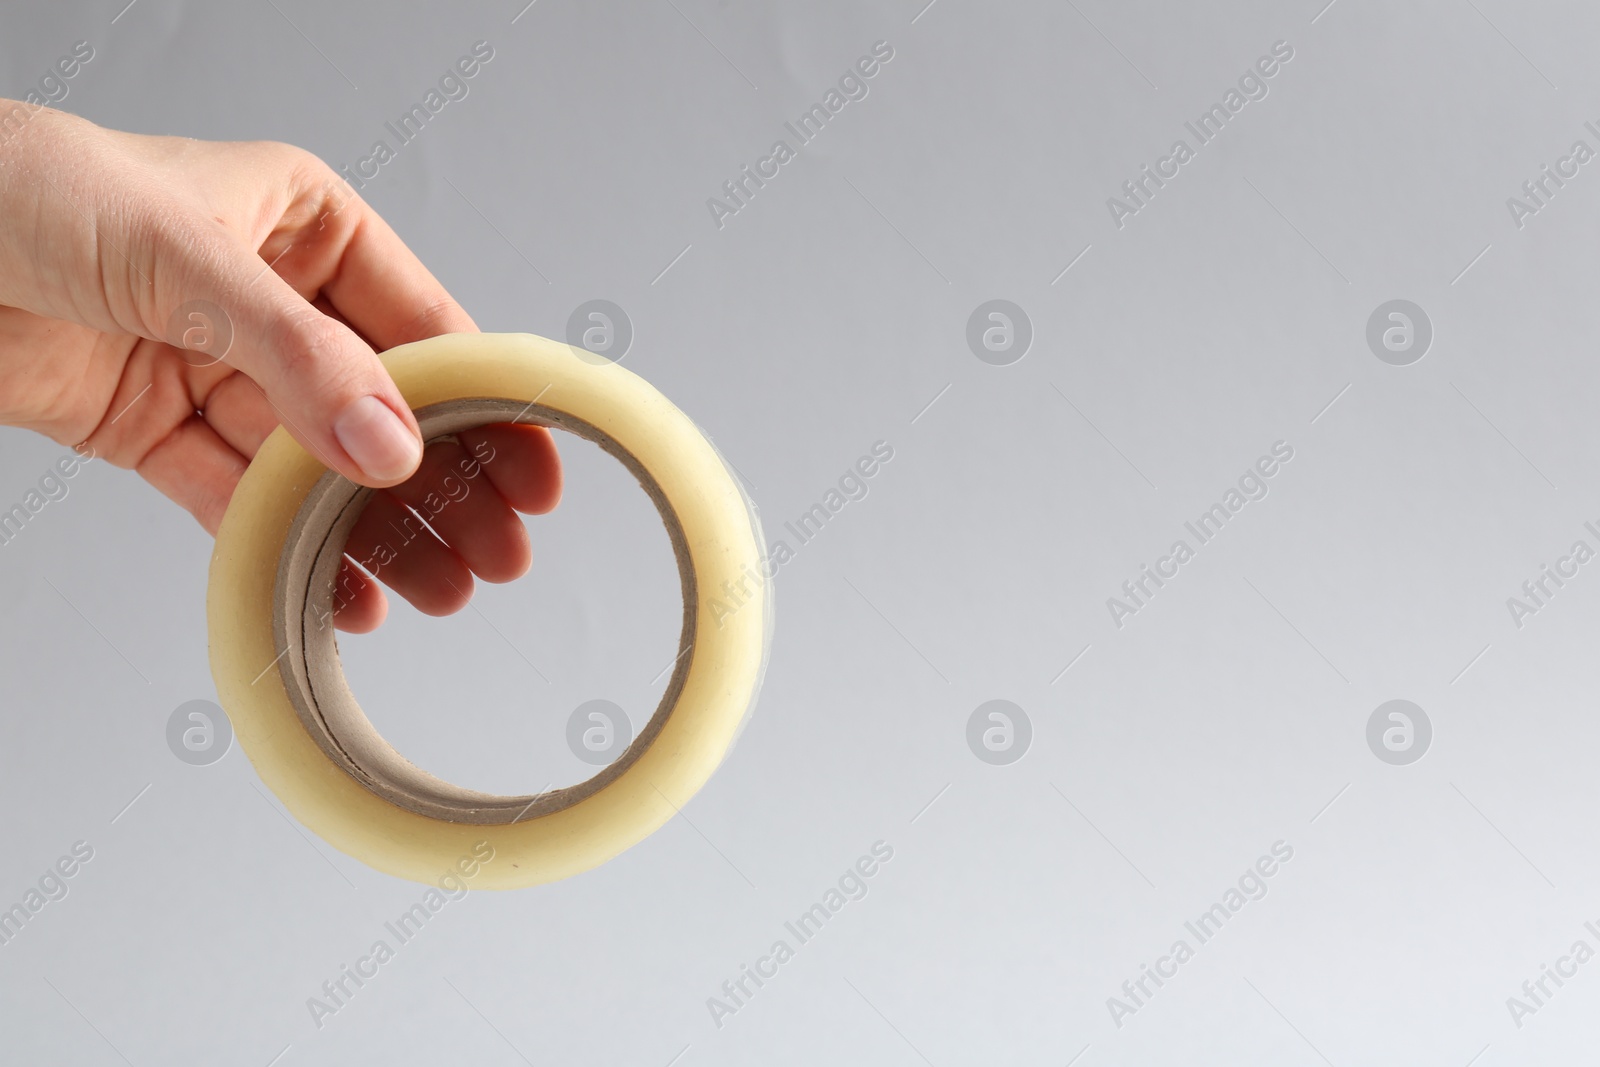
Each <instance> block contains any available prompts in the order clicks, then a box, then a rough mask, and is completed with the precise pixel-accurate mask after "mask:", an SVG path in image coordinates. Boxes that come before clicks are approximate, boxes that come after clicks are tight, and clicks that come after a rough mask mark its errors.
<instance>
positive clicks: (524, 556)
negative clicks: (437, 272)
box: [0, 100, 561, 633]
mask: <svg viewBox="0 0 1600 1067" xmlns="http://www.w3.org/2000/svg"><path fill="white" fill-rule="evenodd" d="M17 109H20V112H19V110H17ZM7 113H10V114H11V116H12V119H11V120H10V122H9V123H6V124H5V125H0V424H4V425H10V426H20V427H25V428H27V429H30V430H36V431H38V432H39V433H42V434H44V435H46V436H48V437H50V438H51V439H53V440H55V441H57V442H59V443H61V444H63V445H68V446H73V447H78V448H80V450H81V451H83V452H85V453H87V452H90V451H92V453H93V455H94V456H95V457H96V458H97V459H103V460H106V461H108V462H110V463H112V464H114V465H115V466H118V467H124V468H127V469H129V470H133V471H136V472H137V473H138V474H139V475H140V476H141V477H142V478H144V480H145V481H147V482H149V483H150V484H151V485H152V486H154V487H155V488H156V489H158V490H160V491H161V492H162V493H163V494H165V495H166V496H167V497H169V498H171V499H172V500H173V501H174V502H176V503H177V504H179V505H180V506H182V507H183V508H185V509H186V510H188V512H189V513H190V514H191V515H193V516H194V517H195V519H196V520H198V521H199V523H200V525H201V526H203V527H205V529H206V530H207V531H209V532H210V533H212V534H215V533H216V531H217V527H218V525H219V524H220V523H221V521H222V516H223V513H224V511H225V510H226V509H227V505H228V500H229V499H230V498H231V497H232V495H233V491H234V488H235V486H236V485H237V484H238V482H239V478H240V477H241V475H243V473H244V470H245V468H246V466H247V465H248V464H249V461H250V459H251V457H253V456H254V455H255V453H256V450H257V449H258V448H260V447H261V444H262V442H263V441H265V440H266V438H267V435H268V434H270V433H271V432H272V431H273V430H275V429H276V428H278V426H279V425H280V424H281V425H282V426H283V427H284V428H285V429H286V430H287V431H288V432H289V433H290V434H291V435H292V436H293V437H294V438H295V439H296V440H297V441H299V442H300V444H301V445H302V446H304V447H305V448H306V449H308V450H309V451H310V452H312V453H313V454H314V455H316V456H317V457H318V458H319V459H320V460H321V461H322V462H323V463H324V464H325V465H327V466H329V467H331V468H333V469H335V470H337V471H339V472H340V473H341V474H344V475H345V476H346V477H349V478H351V479H352V480H354V481H357V482H360V483H361V484H363V485H368V486H373V487H376V488H379V489H382V490H385V491H384V492H379V493H377V494H376V495H375V496H374V497H373V499H372V502H371V504H369V505H368V507H367V509H366V511H365V513H364V514H363V515H362V518H361V520H360V521H359V522H358V524H357V526H356V528H355V530H354V531H353V532H352V534H351V538H350V542H349V545H348V547H347V555H349V556H351V557H354V558H355V559H357V560H366V559H368V558H370V557H371V556H372V555H373V552H372V549H373V547H374V546H376V545H379V544H383V543H396V544H398V542H397V539H396V538H395V536H394V533H393V530H394V528H395V527H394V526H392V525H391V523H395V524H398V523H399V522H400V520H401V519H402V518H403V517H404V516H406V515H408V514H409V512H407V511H406V507H407V505H410V506H412V507H417V508H419V509H422V508H423V507H424V505H423V501H424V500H425V499H426V498H428V497H429V495H430V494H436V495H435V497H434V499H435V501H437V500H438V499H439V498H441V497H445V496H447V495H448V493H447V490H446V488H445V484H444V483H445V479H446V477H448V476H449V475H450V474H451V473H452V472H458V473H459V471H460V470H461V469H462V468H461V467H460V464H461V463H462V462H463V461H467V462H469V463H470V460H468V456H469V453H472V454H475V455H477V456H479V457H483V456H486V455H492V456H493V457H494V458H493V460H492V461H491V462H488V463H485V464H483V465H482V475H481V476H479V477H477V478H475V479H474V480H473V482H472V489H471V492H470V493H468V494H467V495H465V496H464V497H461V498H460V499H459V501H453V502H451V503H450V504H449V506H447V507H445V508H443V509H442V510H440V511H439V512H438V515H437V517H436V518H433V519H431V520H430V521H431V523H432V525H433V526H434V528H435V529H436V530H437V532H438V535H439V536H438V537H436V538H433V537H418V538H416V539H414V540H411V541H409V542H406V543H405V544H404V545H403V546H402V547H398V549H397V552H396V554H395V556H394V558H393V559H392V560H391V561H389V562H386V563H385V564H384V565H383V566H382V568H381V569H380V571H379V576H380V577H381V580H382V582H383V584H384V585H387V586H388V587H389V588H390V589H391V590H393V591H394V592H396V593H398V594H399V595H400V596H402V597H404V598H405V599H406V600H408V601H410V602H411V603H412V604H413V605H415V606H416V607H417V608H418V609H419V610H421V611H423V612H426V613H427V614H430V615H448V614H450V613H451V612H454V611H458V610H460V609H461V608H462V607H463V606H465V604H466V602H467V600H468V599H469V598H470V596H471V594H472V590H473V583H474V578H475V577H476V578H477V579H481V580H483V581H488V582H506V581H510V580H512V579H514V578H517V577H519V576H521V575H522V574H524V573H526V572H527V570H528V567H529V565H530V563H531V561H532V549H531V546H530V544H529V541H528V535H527V530H526V528H525V526H524V525H523V523H522V520H521V519H520V518H519V517H518V514H517V513H518V512H523V513H527V514H541V513H544V512H547V511H549V510H550V509H551V508H553V507H555V505H556V502H557V501H558V500H559V499H560V495H561V469H560V464H559V461H558V460H557V457H556V451H555V444H554V442H553V441H552V439H551V436H550V432H549V431H548V430H545V429H542V428H539V427H532V426H511V425H500V426H486V427H482V428H480V429H477V430H472V431H467V432H464V433H462V434H460V435H458V436H459V438H460V440H459V441H458V442H457V441H441V442H435V443H434V444H431V445H429V446H428V447H427V449H426V451H424V449H423V447H422V441H421V438H420V436H419V434H418V429H417V423H416V420H415V418H413V416H412V414H411V412H410V410H409V409H408V408H407V407H406V404H405V402H404V400H403V399H402V398H401V397H400V394H399V391H398V390H397V389H396V387H395V385H394V383H393V381H391V380H390V378H389V375H388V373H387V372H386V371H385V370H384V368H383V365H382V363H381V361H380V360H379V358H378V356H377V354H376V353H378V352H382V351H385V350H387V349H389V348H393V347H394V346H396V345H400V344H405V343H407V342H410V341H417V340H421V339H423V338H426V337H432V336H435V335H437V334H442V333H459V332H465V331H476V330H477V327H476V326H475V325H474V324H473V321H472V319H471V318H470V317H469V316H468V315H467V313H466V312H465V311H463V310H462V308H461V306H460V304H458V303H457V302H456V301H455V300H454V299H452V298H451V296H450V295H449V294H448V293H447V292H446V291H445V289H444V287H443V286H442V285H440V283H439V282H438V280H437V279H435V278H434V277H433V275H432V274H430V273H429V272H428V270H427V268H425V267H424V266H423V265H422V263H421V262H420V261H419V260H418V259H417V257H416V256H415V255H413V254H412V253H411V251H410V250H409V249H408V248H406V246H405V244H404V243H403V242H402V241H401V240H400V238H399V237H398V236H396V234H395V232H394V231H393V230H392V229H390V227H389V226H388V225H387V224H386V223H385V222H384V221H383V220H382V219H381V218H379V217H378V215H377V214H376V213H375V212H374V211H373V210H372V208H371V207H370V206H368V205H367V204H366V203H365V202H364V201H362V200H361V199H360V198H359V197H358V196H356V194H355V193H354V191H353V190H351V189H350V187H349V185H348V184H346V183H345V182H344V181H343V180H341V179H340V178H338V177H337V176H336V175H335V174H334V173H333V171H332V170H331V169H330V168H328V167H327V166H326V165H325V164H323V163H322V162H321V161H320V160H318V159H317V158H316V157H315V156H313V155H311V154H310V153H308V152H305V151H303V150H301V149H298V148H294V147H292V146H290V145H285V144H277V143H272V142H225V143H224V142H206V141H195V140H190V139H187V138H178V137H147V136H140V135H135V134H127V133H120V132H117V131H113V130H107V129H103V128H101V127H99V126H96V125H94V124H92V123H90V122H87V121H85V120H83V119H80V118H76V117H74V116H71V115H67V114H64V113H62V112H58V111H53V110H50V109H48V108H36V107H33V106H31V105H25V104H20V103H16V102H14V101H6V100H0V121H3V116H5V115H6V114H7ZM22 114H26V115H27V116H28V117H27V118H26V119H25V120H23V121H21V122H20V123H19V122H18V121H17V119H18V118H20V117H21V115H22ZM195 302H205V304H204V306H209V307H215V308H218V309H221V310H222V312H223V314H224V315H225V316H226V318H227V320H228V323H229V324H231V330H232V342H231V345H230V346H229V348H228V349H227V352H226V355H225V356H223V358H222V359H221V360H220V361H219V360H216V359H215V358H214V353H211V352H208V351H207V344H208V339H210V338H214V337H215V336H216V333H215V330H212V331H209V332H208V331H207V330H206V329H196V330H188V331H179V332H177V333H172V331H171V324H172V322H173V321H177V322H180V323H182V322H184V321H186V320H185V319H184V318H183V317H182V316H181V315H180V316H179V318H178V319H176V320H174V318H173V317H174V314H175V313H176V312H178V311H179V309H180V308H184V307H187V306H193V304H194V303H195ZM195 321H197V322H198V321H200V320H195ZM213 325H214V324H213ZM169 334H171V336H169ZM174 339H175V340H177V341H179V342H180V345H179V346H175V345H173V344H171V343H169V341H170V340H174ZM451 484H452V485H455V484H457V483H455V482H452V483H451ZM457 494H458V495H459V489H457ZM423 513H424V514H428V513H429V512H428V510H424V511H423ZM338 589H339V595H338V596H337V598H336V601H335V603H336V612H335V619H334V622H335V625H336V626H337V627H338V628H339V629H341V630H346V631H349V632H355V633H361V632H367V631H371V630H373V629H376V628H377V627H378V626H379V625H380V624H381V623H382V622H383V619H384V617H385V614H386V613H387V610H388V604H387V600H386V598H385V595H384V592H383V590H382V588H380V586H379V584H378V583H376V582H374V581H372V580H371V579H369V578H367V577H366V576H364V575H363V574H362V573H361V572H360V571H359V570H358V569H356V568H353V567H352V566H351V565H350V563H349V562H348V561H346V563H345V570H344V573H343V574H341V576H340V580H339V583H338Z"/></svg>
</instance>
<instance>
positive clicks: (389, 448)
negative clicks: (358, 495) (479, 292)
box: [168, 237, 422, 488]
mask: <svg viewBox="0 0 1600 1067" xmlns="http://www.w3.org/2000/svg"><path fill="white" fill-rule="evenodd" d="M215 245H216V247H213V248H210V249H208V250H206V251H207V254H203V255H199V256H192V255H191V256H186V257H184V258H185V260H186V262H187V263H188V264H190V266H188V267H187V268H185V269H183V270H182V273H183V274H185V275H186V277H184V278H183V279H182V281H181V288H180V290H179V291H180V292H182V293H184V294H185V295H186V296H189V297H191V298H198V299H199V300H204V301H206V302H209V303H210V304H212V305H214V307H213V308H211V309H208V310H210V312H211V313H212V314H217V313H218V312H220V313H221V315H222V316H223V319H224V321H223V322H222V323H217V324H211V326H212V331H211V336H213V337H215V338H216V339H220V334H221V331H222V330H225V329H226V330H231V343H230V346H229V347H228V348H227V349H226V352H225V354H224V355H223V356H222V358H223V359H224V360H225V362H227V363H229V364H232V365H233V366H235V367H237V368H238V369H239V370H240V371H242V372H244V373H245V374H246V375H248V376H249V377H250V378H251V379H252V380H253V381H254V382H255V383H256V384H257V385H258V386H260V387H261V389H262V391H263V392H264V393H265V394H266V398H267V401H268V403H270V404H271V405H272V408H273V410H274V411H275V412H276V413H277V415H278V419H279V421H280V422H281V423H282V424H283V426H284V428H285V429H287V430H288V431H289V433H290V434H291V435H292V436H293V437H294V439H295V440H297V441H299V442H300V444H301V445H303V446H304V447H305V448H306V449H307V450H309V451H310V452H311V453H312V454H313V455H315V456H317V457H318V458H319V459H320V460H321V461H322V462H323V464H324V465H325V466H327V467H329V468H331V469H333V470H336V471H338V472H339V473H340V474H343V475H344V476H345V477H347V478H349V479H351V480H352V481H355V482H359V483H361V484H362V485H369V486H374V487H379V488H381V487H384V486H390V485H395V484H398V483H400V482H403V481H405V480H406V479H407V478H409V477H410V476H411V475H412V474H413V473H415V472H416V469H417V466H418V464H419V463H420V462H421V461H422V436H421V431H420V430H419V429H418V427H417V421H416V419H415V418H414V417H413V416H412V414H411V410H410V408H409V407H407V405H406V403H405V400H404V398H402V397H401V395H400V390H399V388H398V387H397V386H396V385H395V384H394V381H393V379H391V378H390V377H389V372H388V371H387V370H385V369H384V366H383V363H382V362H381V361H380V360H379V359H378V356H377V354H376V353H375V352H373V350H372V348H371V347H370V346H369V345H368V344H367V343H366V342H365V341H363V340H362V339H361V338H360V337H359V336H357V335H356V333H355V331H353V330H351V329H350V327H348V326H346V325H345V324H344V323H342V322H340V321H339V320H337V319H334V318H330V317H329V316H327V315H324V314H323V313H322V312H321V311H319V310H318V309H317V308H315V307H313V306H312V305H311V304H310V303H309V302H307V301H306V300H305V298H304V297H302V296H301V295H300V294H299V293H297V292H296V291H295V290H294V289H293V288H292V287H291V286H290V285H289V284H288V283H287V282H285V281H284V280H283V279H282V278H280V277H279V276H278V275H277V274H276V273H275V272H274V271H272V270H271V269H270V268H269V267H268V266H267V264H265V263H263V262H262V260H261V257H260V256H258V255H257V254H256V253H254V252H253V251H251V250H250V249H248V248H246V247H244V245H242V244H240V243H238V242H236V241H234V240H231V239H228V238H225V237H219V238H217V239H216V241H215ZM187 336H188V335H187V334H186V335H185V337H187ZM168 340H169V341H170V342H171V343H174V344H180V345H181V344H182V343H183V340H184V338H178V337H174V338H168Z"/></svg>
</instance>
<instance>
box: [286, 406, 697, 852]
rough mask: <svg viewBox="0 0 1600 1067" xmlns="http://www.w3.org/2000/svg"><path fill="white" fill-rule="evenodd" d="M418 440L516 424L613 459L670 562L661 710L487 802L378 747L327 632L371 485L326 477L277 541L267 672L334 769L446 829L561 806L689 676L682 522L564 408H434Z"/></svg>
mask: <svg viewBox="0 0 1600 1067" xmlns="http://www.w3.org/2000/svg"><path fill="white" fill-rule="evenodd" d="M416 416H417V422H418V424H419V425H420V426H421V428H422V439H423V440H424V441H427V442H431V441H435V440H438V439H440V438H442V437H448V436H450V435H451V434H455V433H459V432H460V431H462V430H467V429H471V428H473V427H477V426H484V425H488V424H491V423H508V422H517V423H523V424H526V425H536V426H547V427H553V428H557V429H562V430H566V431H568V432H569V433H573V434H576V435H577V436H579V437H582V438H585V439H586V440H590V441H593V442H595V443H596V444H598V445H599V446H600V447H601V448H603V449H605V450H606V451H607V452H608V453H610V454H611V455H613V456H615V457H616V458H617V459H618V460H620V461H621V462H622V464H623V466H625V467H627V468H628V470H629V471H630V472H632V474H633V476H634V477H635V478H637V479H638V480H639V485H640V486H641V487H642V488H643V489H644V491H645V492H646V493H648V494H649V496H650V499H651V500H652V501H654V503H655V505H656V510H657V511H658V512H659V513H660V514H661V521H662V523H663V524H664V525H665V526H666V528H667V536H668V537H669V538H670V539H671V541H672V551H673V553H674V554H675V555H676V556H677V558H678V576H679V580H680V582H681V585H682V588H683V629H682V631H681V633H680V636H679V641H678V658H677V660H676V662H675V663H674V666H673V671H672V678H671V679H670V680H669V681H668V683H667V688H666V692H665V693H663V694H662V697H661V703H660V704H658V705H657V706H656V710H655V713H654V714H653V715H651V717H650V721H649V722H648V723H646V724H645V727H644V729H642V730H641V731H640V732H639V736H638V737H636V738H634V740H633V743H632V744H631V745H629V746H628V748H627V750H626V751H624V752H623V753H622V755H621V756H619V757H617V759H616V760H615V761H614V762H612V763H611V764H609V765H608V766H606V767H604V768H603V769H601V771H600V772H599V773H598V774H596V775H595V776H594V777H592V778H590V779H588V780H587V781H584V782H580V783H578V784H577V785H571V786H566V787H563V788H561V789H553V790H550V791H548V792H544V793H536V794H529V795H527V796H499V795H496V794H493V793H480V792H478V791H476V790H472V789H466V788H463V787H461V786H457V785H451V784H450V783H449V782H446V781H444V780H443V779H440V778H436V777H434V776H433V775H431V774H429V773H428V772H427V771H424V770H422V769H421V768H420V767H417V766H416V765H415V764H413V763H411V762H410V761H409V760H407V759H406V758H405V757H404V756H402V755H400V753H398V752H396V751H395V750H394V748H393V747H392V746H390V744H389V743H388V742H387V741H385V740H384V739H383V737H382V735H380V734H379V733H378V731H377V728H376V727H374V726H373V725H372V722H371V721H370V720H369V719H368V718H367V716H366V714H365V713H364V712H362V710H361V706H360V705H359V704H358V703H357V702H356V699H355V695H354V694H353V693H351V691H350V686H349V684H348V683H347V682H346V681H345V677H344V670H343V668H342V666H341V665H340V663H339V647H338V643H337V641H336V640H335V637H334V633H335V631H334V628H333V594H334V584H335V582H336V580H337V578H338V574H339V566H340V564H341V563H342V561H343V560H344V547H345V543H346V541H347V540H348V539H349V537H350V531H351V529H352V528H353V527H354V526H355V523H356V520H357V519H358V518H359V517H360V515H361V512H362V509H363V508H365V506H366V504H367V501H368V500H369V499H371V497H372V494H373V493H374V492H376V490H373V489H368V488H365V487H363V486H360V485H357V484H356V483H354V482H352V481H350V480H349V479H347V478H345V477H344V476H343V475H340V474H338V473H336V472H333V471H329V472H328V473H326V474H324V475H323V476H322V477H321V478H320V479H318V480H317V483H316V485H314V486H313V487H312V488H311V490H310V492H309V493H307V494H306V499H305V502H304V503H303V504H302V505H301V507H300V510H299V512H298V513H297V514H296V515H295V519H294V523H293V524H292V525H291V526H290V528H289V533H288V535H287V537H286V538H285V540H284V546H283V554H282V556H280V557H279V560H278V574H277V579H276V582H275V584H274V591H273V605H272V625H273V639H274V642H275V644H276V646H277V652H278V672H279V674H280V676H281V677H282V679H283V684H284V688H285V689H286V690H287V692H288V695H289V700H290V702H291V703H292V704H293V705H294V709H295V711H296V713H297V714H298V715H299V717H300V722H301V724H302V725H303V726H304V727H305V729H306V732H307V733H308V734H310V735H311V737H312V739H313V740H314V741H316V743H317V745H318V746H319V747H320V748H321V749H322V750H323V752H325V753H326V754H327V756H328V758H329V759H330V760H332V761H333V762H334V764H335V765H337V766H339V767H340V768H342V769H343V770H344V771H345V772H346V773H347V774H349V775H350V776H351V777H352V778H354V779H355V780H356V781H357V782H359V783H360V784H361V785H362V786H363V787H364V788H365V789H367V790H369V791H370V792H372V793H374V794H376V795H378V796H380V797H382V798H384V799H385V800H388V801H389V802H390V803H393V804H396V805H398V806H399V807H402V808H405V809H407V810H408V811H413V812H416V813H417V814H419V815H427V816H432V817H434V818H438V819H444V820H446V821H448V822H457V823H474V824H480V825H506V824H509V823H515V822H521V821H525V820H527V819H536V818H539V817H540V816H542V815H548V814H549V813H551V812H554V811H560V810H561V809H563V808H567V807H570V806H571V805H573V804H575V803H577V802H578V801H580V800H582V799H583V798H585V797H587V796H590V795H592V794H594V793H596V792H598V791H600V790H601V789H603V788H605V786H606V785H607V784H608V783H610V782H611V781H612V780H614V779H615V778H616V777H617V776H618V775H620V774H621V773H622V772H623V771H624V770H626V769H627V768H628V767H629V766H630V765H631V764H632V763H633V762H634V761H635V760H637V759H638V758H639V757H640V756H641V755H643V754H644V752H645V751H646V750H647V749H648V748H649V747H650V746H651V745H652V744H653V743H654V742H655V740H656V738H657V736H659V735H660V733H661V728H662V727H663V726H664V725H665V724H666V722H667V719H668V717H670V716H671V714H672V711H673V708H674V707H675V706H676V705H677V702H678V698H679V695H680V693H681V692H682V690H683V685H684V681H685V679H686V678H687V677H688V673H689V663H690V658H691V656H690V653H691V650H692V649H693V648H694V636H695V618H696V615H697V611H696V607H697V599H698V598H697V595H696V592H695V575H694V563H693V560H692V558H691V557H690V555H689V549H688V542H687V540H686V538H685V537H684V533H683V526H682V523H681V522H680V521H679V519H678V515H677V513H676V512H675V511H674V510H673V508H672V505H671V503H670V502H669V501H668V500H667V498H666V496H665V494H664V493H663V492H662V491H661V487H660V486H659V485H658V484H657V483H656V480H655V479H654V478H653V477H652V476H651V474H650V472H649V471H648V470H647V469H646V468H645V466H644V464H643V463H641V462H640V461H639V459H638V457H636V456H634V455H633V454H632V453H631V452H629V451H628V450H627V449H626V448H624V447H623V446H622V445H620V444H619V443H618V442H617V441H615V440H614V439H612V438H611V437H610V436H609V435H607V434H606V433H604V432H602V431H601V430H600V429H598V428H597V427H595V426H593V425H591V424H589V423H587V422H584V421H583V420H581V419H577V418H574V417H573V416H571V415H568V414H566V413H565V412H561V411H556V410H555V409H553V408H548V407H544V406H542V405H540V404H539V403H538V402H534V403H531V404H530V403H527V402H525V401H521V400H510V399H506V398H503V397H475V398H467V399H461V400H451V401H448V402H446V403H442V404H434V405H431V406H429V407H426V408H422V409H419V410H418V411H417V412H416Z"/></svg>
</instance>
